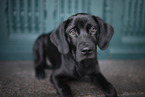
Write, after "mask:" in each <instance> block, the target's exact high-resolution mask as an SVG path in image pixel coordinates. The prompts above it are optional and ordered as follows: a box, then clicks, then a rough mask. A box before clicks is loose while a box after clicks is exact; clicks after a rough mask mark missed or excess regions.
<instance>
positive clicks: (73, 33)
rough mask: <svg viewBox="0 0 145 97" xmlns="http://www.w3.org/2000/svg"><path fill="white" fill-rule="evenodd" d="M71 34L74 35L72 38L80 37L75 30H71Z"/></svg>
mask: <svg viewBox="0 0 145 97" xmlns="http://www.w3.org/2000/svg"><path fill="white" fill-rule="evenodd" d="M69 33H70V35H72V36H75V37H77V36H78V33H77V31H76V30H75V29H71V30H70V32H69Z"/></svg>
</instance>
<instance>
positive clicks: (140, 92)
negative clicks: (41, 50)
mask: <svg viewBox="0 0 145 97" xmlns="http://www.w3.org/2000/svg"><path fill="white" fill-rule="evenodd" d="M99 63H100V69H101V71H102V73H103V74H104V76H105V77H106V78H107V79H108V80H109V81H110V82H111V83H112V84H113V85H114V87H115V88H116V90H117V92H118V96H119V97H145V60H100V61H99ZM46 72H47V78H46V79H45V80H40V81H39V80H37V79H36V78H35V77H34V70H33V62H32V61H8V62H6V61H5V62H0V97H58V96H57V94H56V90H55V88H54V86H53V85H52V84H51V83H50V81H49V76H50V74H51V71H49V70H47V71H46ZM69 84H70V86H71V89H72V93H73V95H74V97H104V95H103V93H102V92H101V91H100V89H99V88H97V87H95V86H94V85H92V84H91V83H86V82H78V81H73V82H71V83H69ZM96 95H97V96H96Z"/></svg>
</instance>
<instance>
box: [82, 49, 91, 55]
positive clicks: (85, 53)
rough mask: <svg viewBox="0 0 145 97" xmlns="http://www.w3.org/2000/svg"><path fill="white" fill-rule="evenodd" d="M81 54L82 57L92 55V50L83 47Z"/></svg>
mask: <svg viewBox="0 0 145 97" xmlns="http://www.w3.org/2000/svg"><path fill="white" fill-rule="evenodd" d="M81 52H82V54H83V55H89V54H92V53H93V50H92V49H90V48H89V47H84V48H83V49H82V50H81Z"/></svg>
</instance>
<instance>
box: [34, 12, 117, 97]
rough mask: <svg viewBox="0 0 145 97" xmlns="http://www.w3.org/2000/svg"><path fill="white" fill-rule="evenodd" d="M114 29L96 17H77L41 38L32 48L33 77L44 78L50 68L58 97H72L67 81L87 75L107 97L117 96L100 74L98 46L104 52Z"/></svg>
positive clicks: (78, 15) (85, 15)
mask: <svg viewBox="0 0 145 97" xmlns="http://www.w3.org/2000/svg"><path fill="white" fill-rule="evenodd" d="M112 35H113V28H112V27H111V26H110V25H109V24H107V23H105V22H104V21H103V20H102V19H100V18H99V17H97V16H93V15H88V14H83V13H81V14H76V15H73V16H71V17H70V18H68V19H67V20H66V21H63V22H62V23H61V24H60V25H59V27H58V28H57V29H56V30H55V31H53V32H52V33H49V34H43V35H41V36H40V37H39V38H38V39H37V40H36V43H35V45H34V61H35V71H36V77H37V78H38V79H44V78H45V72H44V69H45V68H51V69H53V72H52V75H51V82H52V83H53V84H54V85H55V87H56V89H57V92H58V94H59V96H60V97H73V96H72V93H71V89H70V87H69V86H68V84H67V82H68V81H70V80H72V79H73V80H79V79H81V78H83V77H85V76H87V77H88V78H89V79H90V81H92V83H94V84H95V85H98V86H99V87H100V88H101V89H102V90H103V92H104V94H105V96H106V97H117V92H116V90H115V88H114V87H113V86H112V84H111V83H109V82H108V81H107V80H106V79H105V78H104V76H103V75H102V74H101V72H100V70H99V66H98V61H97V56H96V55H97V47H96V46H97V45H98V46H99V48H100V49H102V50H104V49H106V48H107V47H108V44H109V41H110V39H111V37H112Z"/></svg>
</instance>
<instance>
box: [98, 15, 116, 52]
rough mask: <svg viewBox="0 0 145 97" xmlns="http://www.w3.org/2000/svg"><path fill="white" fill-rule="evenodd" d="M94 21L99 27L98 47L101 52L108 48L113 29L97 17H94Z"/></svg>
mask: <svg viewBox="0 0 145 97" xmlns="http://www.w3.org/2000/svg"><path fill="white" fill-rule="evenodd" d="M96 19H97V22H98V24H99V27H100V35H99V39H98V46H99V48H100V49H101V50H105V49H106V48H107V47H108V45H109V42H110V40H111V38H112V36H113V33H114V29H113V27H112V26H111V25H109V24H107V23H106V22H104V21H103V20H102V19H100V18H99V17H97V16H96Z"/></svg>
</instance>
